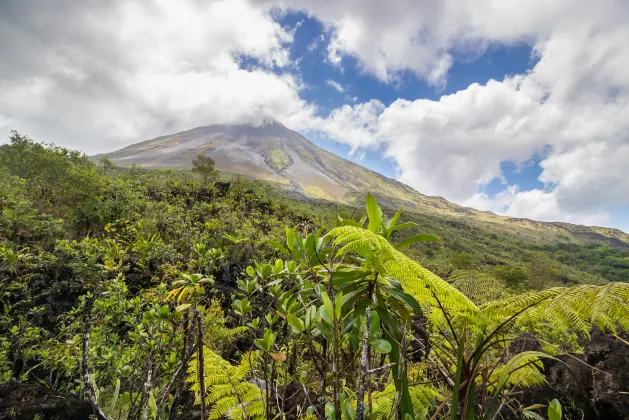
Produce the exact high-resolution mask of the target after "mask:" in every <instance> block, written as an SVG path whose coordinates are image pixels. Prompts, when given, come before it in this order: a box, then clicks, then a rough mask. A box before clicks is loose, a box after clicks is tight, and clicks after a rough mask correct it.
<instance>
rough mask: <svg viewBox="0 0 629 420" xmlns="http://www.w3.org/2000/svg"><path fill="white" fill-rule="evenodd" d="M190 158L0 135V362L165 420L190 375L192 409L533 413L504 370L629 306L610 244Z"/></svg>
mask: <svg viewBox="0 0 629 420" xmlns="http://www.w3.org/2000/svg"><path fill="white" fill-rule="evenodd" d="M195 169H196V171H195V172H175V171H170V170H159V171H152V170H144V169H141V168H138V167H133V168H130V169H120V168H116V167H115V165H114V164H113V163H112V162H111V161H109V160H108V159H101V161H100V162H99V163H98V164H95V163H93V162H91V161H90V160H89V159H88V158H87V157H86V156H84V155H82V154H80V153H78V152H74V151H69V150H66V149H63V148H59V147H56V146H54V145H41V144H38V143H35V142H33V141H32V140H30V139H28V138H26V137H23V136H21V135H19V134H17V133H14V134H13V135H12V137H11V139H10V143H9V144H7V145H4V146H0V285H1V288H0V290H1V296H0V310H1V313H0V382H2V381H10V380H18V381H23V382H38V383H43V384H45V385H46V386H48V387H51V388H54V389H56V390H59V391H63V392H72V393H76V394H78V395H80V396H82V397H85V398H87V399H88V400H89V401H90V403H91V404H92V405H93V407H94V411H95V413H96V415H97V417H98V418H101V419H104V418H110V419H140V418H142V419H146V418H169V419H175V418H177V416H178V415H179V414H180V412H181V411H182V410H183V409H184V406H185V404H184V395H185V394H186V392H187V391H188V390H191V391H192V392H194V395H195V406H196V407H197V408H198V410H199V411H200V413H201V416H202V418H221V417H222V416H228V417H230V418H269V419H270V418H334V419H340V418H347V419H363V418H373V419H375V418H382V419H387V418H400V419H404V420H406V419H414V418H434V419H437V418H452V419H457V418H465V419H473V418H485V419H491V418H494V415H495V414H496V413H497V412H499V411H500V412H506V411H510V412H513V413H515V414H516V415H517V416H528V417H529V418H539V416H540V414H543V415H546V413H547V412H548V415H549V416H556V412H557V410H559V408H558V407H557V405H556V404H553V405H551V406H550V407H548V408H544V412H543V413H542V412H541V411H540V410H539V409H540V407H529V408H525V407H521V406H520V405H519V404H518V401H517V397H516V396H515V395H516V393H514V391H515V390H517V389H518V388H522V387H526V386H531V385H534V384H538V383H540V382H541V381H542V380H543V376H542V375H541V373H540V371H539V369H538V367H539V366H540V364H541V363H542V360H543V359H544V358H545V357H550V356H552V355H553V354H558V353H561V352H565V351H575V350H578V347H579V344H578V343H579V339H580V338H583V337H587V335H588V334H589V331H590V328H591V326H592V325H593V324H595V325H597V326H599V327H601V328H603V329H607V330H611V331H616V330H617V329H618V328H623V329H626V328H627V327H629V313H628V311H627V309H628V306H627V302H628V299H629V286H627V285H626V284H625V283H615V282H614V281H618V280H626V278H627V273H629V262H628V261H629V250H627V249H626V248H622V247H613V246H610V245H608V244H604V243H576V242H574V241H570V240H567V239H566V240H561V241H555V242H548V241H546V242H545V241H537V242H535V241H531V240H529V239H527V237H526V236H523V235H519V234H518V232H508V231H507V230H505V229H498V228H496V230H492V229H491V228H487V227H482V226H479V225H474V224H471V223H469V224H468V223H466V222H465V221H464V220H461V219H457V220H455V219H446V218H443V217H439V216H436V215H427V214H417V213H408V214H402V213H401V212H394V211H388V210H387V209H384V210H383V209H381V208H380V207H379V206H378V205H377V203H376V200H375V199H374V198H373V197H372V196H371V195H367V199H366V208H365V209H362V208H361V209H355V208H349V207H343V206H337V205H335V204H333V203H329V202H325V201H321V202H306V201H299V200H293V199H288V198H286V197H284V196H283V195H282V194H281V193H280V192H278V191H277V190H274V189H272V188H271V187H269V186H267V185H265V184H262V183H257V182H252V181H248V180H245V179H242V178H240V177H238V176H233V175H228V174H223V175H222V179H221V180H219V181H216V179H217V174H216V173H215V172H214V168H213V162H210V161H208V160H203V159H198V160H197V162H196V164H195ZM610 281H612V283H610ZM568 286H569V287H568ZM523 331H529V332H531V333H533V334H535V336H536V337H537V339H538V340H539V342H540V343H542V347H543V352H519V353H514V352H513V351H512V350H510V347H509V346H510V343H511V342H512V341H513V340H514V339H516V338H517V337H518V336H519V335H520V334H521V333H522V332H523ZM550 399H552V396H549V400H550ZM540 403H543V404H546V403H547V401H540ZM546 410H547V411H546ZM535 416H538V417H535ZM551 418H557V417H551Z"/></svg>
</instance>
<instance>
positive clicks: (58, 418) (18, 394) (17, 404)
mask: <svg viewBox="0 0 629 420" xmlns="http://www.w3.org/2000/svg"><path fill="white" fill-rule="evenodd" d="M91 414H92V408H91V407H90V405H89V403H87V402H86V401H82V400H80V399H79V398H77V397H76V396H74V395H69V394H60V393H58V392H55V391H53V390H51V389H48V388H46V387H43V386H41V385H33V384H23V383H20V382H7V383H4V384H0V420H32V419H33V418H39V419H41V420H89V418H90V415H91Z"/></svg>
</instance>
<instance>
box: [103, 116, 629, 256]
mask: <svg viewBox="0 0 629 420" xmlns="http://www.w3.org/2000/svg"><path fill="white" fill-rule="evenodd" d="M198 154H203V155H206V156H210V157H211V158H213V159H214V160H215V162H216V168H217V169H219V170H222V171H228V172H236V173H239V174H242V175H244V176H247V177H250V178H254V179H259V180H264V181H269V182H271V183H275V184H276V185H279V186H281V187H282V188H285V189H288V190H289V191H291V192H292V193H293V194H297V195H300V196H304V197H306V198H316V199H326V200H331V201H336V202H341V203H346V204H354V203H355V201H356V199H357V198H358V197H364V194H365V193H366V192H367V191H369V192H371V193H372V194H374V195H375V196H376V197H377V198H378V199H379V201H380V202H382V203H383V204H385V205H387V206H391V207H404V208H406V209H413V210H415V211H418V212H428V213H438V214H440V215H445V216H451V217H456V218H461V217H462V218H465V219H466V220H470V221H474V222H478V223H481V224H487V223H489V224H491V225H502V226H503V227H505V228H508V229H511V228H518V229H521V230H522V231H523V232H524V233H525V234H527V236H536V235H537V234H538V233H539V232H543V233H544V234H546V235H550V236H552V237H559V236H560V235H568V236H571V237H575V238H580V239H581V241H585V242H589V241H592V240H594V241H597V240H604V241H605V242H610V243H612V244H614V245H617V246H629V235H628V234H626V233H624V232H621V231H619V230H617V229H608V228H600V227H586V226H578V225H573V224H569V223H560V222H554V223H545V222H537V221H533V220H528V219H518V218H509V217H503V216H498V215H496V214H494V213H490V212H482V211H478V210H474V209H471V208H466V207H462V206H459V205H456V204H454V203H451V202H449V201H447V200H445V199H444V198H442V197H429V196H426V195H423V194H421V193H419V192H417V191H416V190H414V189H412V188H411V187H409V186H407V185H405V184H402V183H400V182H398V181H396V180H393V179H390V178H387V177H385V176H383V175H380V174H378V173H376V172H374V171H371V170H369V169H367V168H365V167H362V166H360V165H357V164H355V163H353V162H350V161H348V160H346V159H343V158H341V157H339V156H337V155H335V154H333V153H330V152H328V151H326V150H324V149H321V148H320V147H318V146H316V145H315V144H313V143H312V142H310V141H309V140H307V139H306V138H304V137H303V136H301V135H300V134H299V133H297V132H295V131H293V130H290V129H288V128H286V127H285V126H284V125H282V124H280V123H278V122H270V123H266V124H263V125H260V126H251V125H210V126H205V127H198V128H195V129H192V130H189V131H184V132H181V133H177V134H173V135H169V136H163V137H158V138H156V139H153V140H148V141H144V142H141V143H137V144H133V145H131V146H128V147H125V148H123V149H120V150H118V151H115V152H112V153H108V154H107V156H108V157H109V158H110V159H111V160H112V161H114V162H115V163H116V164H118V165H120V166H131V165H133V164H136V165H141V166H143V167H147V168H175V169H185V168H190V167H191V166H192V165H191V161H192V159H193V158H194V157H195V156H196V155H198ZM102 156H103V155H98V156H94V157H92V159H94V160H98V159H99V158H100V157H102Z"/></svg>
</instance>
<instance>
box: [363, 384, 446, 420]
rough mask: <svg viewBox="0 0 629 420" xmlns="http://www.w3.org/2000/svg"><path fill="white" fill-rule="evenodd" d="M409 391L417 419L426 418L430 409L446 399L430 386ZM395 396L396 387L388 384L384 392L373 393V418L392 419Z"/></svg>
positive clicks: (410, 388) (415, 387) (411, 388)
mask: <svg viewBox="0 0 629 420" xmlns="http://www.w3.org/2000/svg"><path fill="white" fill-rule="evenodd" d="M408 390H409V393H410V395H411V400H412V401H413V407H414V408H415V412H416V417H417V418H423V417H425V415H426V413H427V412H428V410H429V409H430V408H432V407H434V406H435V405H436V403H437V402H439V401H443V399H444V396H443V395H442V394H441V393H440V392H439V391H438V390H437V388H435V387H432V386H430V385H412V386H410V387H409V389H408ZM395 395H396V394H395V386H394V385H393V384H392V383H391V384H388V385H387V386H386V387H385V388H384V389H383V390H382V391H377V392H374V393H372V394H371V399H372V405H373V413H372V417H371V418H373V419H383V420H384V419H388V418H390V416H391V413H392V412H393V410H394V404H395Z"/></svg>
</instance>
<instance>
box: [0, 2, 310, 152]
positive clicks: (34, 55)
mask: <svg viewBox="0 0 629 420" xmlns="http://www.w3.org/2000/svg"><path fill="white" fill-rule="evenodd" d="M0 16H1V17H0V49H2V50H3V51H11V54H5V55H4V56H3V58H2V60H0V115H3V114H4V115H7V116H9V117H10V119H11V124H12V126H13V127H18V128H19V129H20V130H22V131H24V132H26V133H29V134H30V135H32V136H34V137H38V138H42V139H48V140H51V141H55V142H57V143H64V144H67V145H69V146H72V147H80V148H81V149H82V150H85V151H86V152H94V151H102V150H111V149H115V148H117V147H120V146H123V145H125V144H128V143H130V142H134V141H140V140H142V139H145V138H149V137H153V136H156V135H160V134H164V133H165V132H174V131H178V130H184V129H189V128H191V127H195V126H199V125H204V124H211V123H220V122H223V123H230V122H257V121H260V120H261V119H262V118H265V117H275V118H283V119H285V120H286V121H287V122H291V121H293V120H295V121H301V120H304V119H306V118H308V115H309V113H310V112H312V109H313V107H312V106H311V105H308V104H306V103H305V102H303V101H302V100H301V99H300V98H299V90H300V89H301V86H300V84H299V81H298V80H297V79H295V78H294V77H293V76H291V75H290V72H284V73H283V74H281V73H280V75H278V72H273V71H272V70H271V68H282V67H286V66H289V65H290V62H289V55H288V50H287V46H288V44H290V42H291V41H292V34H291V33H290V32H287V31H286V30H285V29H284V28H282V27H281V26H280V25H279V24H278V23H277V22H275V20H274V19H273V18H272V16H271V11H270V10H268V9H266V8H263V7H258V6H254V5H252V4H250V3H248V2H246V1H244V0H220V1H211V2H198V1H195V0H186V1H179V2H170V1H165V0H147V1H142V2H126V1H121V0H116V1H104V0H91V1H88V2H74V1H70V0H61V1H58V2H54V4H53V3H51V2H48V1H45V0H34V1H28V2H24V1H17V0H15V1H13V0H9V1H8V2H2V3H1V4H0ZM243 55H246V56H248V57H252V58H255V59H257V60H258V61H259V62H260V63H261V64H260V65H259V66H258V68H255V69H253V70H245V69H242V68H241V67H240V66H239V59H240V57H242V56H243Z"/></svg>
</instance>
